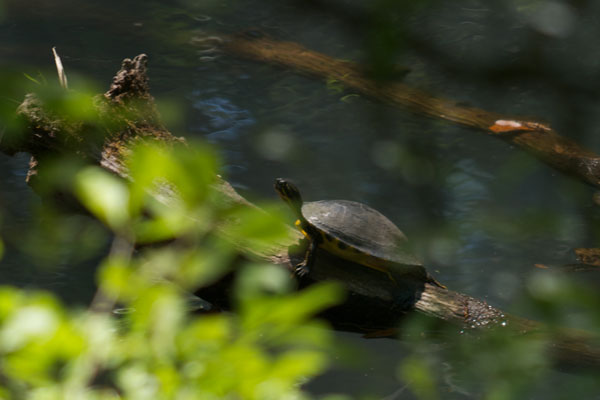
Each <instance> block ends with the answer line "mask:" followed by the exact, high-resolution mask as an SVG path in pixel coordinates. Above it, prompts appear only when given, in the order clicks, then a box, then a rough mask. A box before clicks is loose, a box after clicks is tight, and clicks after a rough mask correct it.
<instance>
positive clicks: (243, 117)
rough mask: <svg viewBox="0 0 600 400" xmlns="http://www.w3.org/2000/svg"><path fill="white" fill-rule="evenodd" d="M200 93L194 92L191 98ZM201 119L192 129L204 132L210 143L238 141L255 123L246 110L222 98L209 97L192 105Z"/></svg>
mask: <svg viewBox="0 0 600 400" xmlns="http://www.w3.org/2000/svg"><path fill="white" fill-rule="evenodd" d="M201 95H202V93H201V92H200V91H194V92H193V94H192V96H193V97H195V98H197V97H200V96H201ZM193 107H194V109H196V110H198V111H199V112H200V113H201V114H202V117H204V118H200V121H198V123H196V124H195V125H194V126H193V127H192V129H193V130H195V131H197V132H204V133H205V136H204V137H205V138H206V139H207V140H208V141H210V142H219V141H233V140H237V139H239V137H240V135H242V134H243V133H244V132H245V130H246V129H247V128H248V127H249V126H251V125H253V124H254V123H255V120H254V118H253V117H252V115H251V114H250V112H249V111H248V110H244V109H241V108H239V107H237V106H236V105H235V104H233V103H232V102H231V100H229V99H227V98H224V97H209V98H206V99H198V100H195V101H194V103H193Z"/></svg>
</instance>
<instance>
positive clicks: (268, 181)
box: [0, 0, 600, 393]
mask: <svg viewBox="0 0 600 400" xmlns="http://www.w3.org/2000/svg"><path fill="white" fill-rule="evenodd" d="M27 3H29V2H27ZM34 3H35V4H37V5H40V7H33V6H28V7H26V8H24V7H23V4H24V3H18V2H12V1H11V2H8V3H7V7H6V14H7V16H8V18H6V19H5V20H4V21H3V22H2V25H1V26H0V33H2V34H3V35H6V37H9V38H10V43H11V44H10V45H7V42H5V43H4V44H3V45H2V47H1V48H0V59H2V60H3V62H4V60H8V59H10V60H12V61H11V63H13V64H16V65H19V66H20V68H22V69H23V70H24V71H29V72H31V71H37V70H38V69H41V70H44V71H47V72H44V73H45V74H47V77H48V79H52V77H53V75H52V74H53V72H52V69H51V68H52V66H51V59H50V56H49V51H50V48H51V47H52V46H53V45H56V46H59V50H60V52H61V55H63V59H64V62H65V68H66V69H67V73H69V72H70V71H72V72H75V71H77V72H81V73H85V74H88V75H90V76H92V77H94V78H95V79H97V80H98V81H99V82H100V83H101V84H103V85H105V86H106V85H107V79H109V78H110V76H112V74H113V72H114V71H115V70H116V69H117V67H118V65H119V63H120V60H121V59H122V58H123V57H131V56H134V55H135V54H138V53H141V52H146V53H148V54H149V56H150V62H149V68H150V78H151V85H152V87H153V89H154V90H155V92H154V93H153V94H154V95H155V96H157V97H160V96H161V95H164V96H167V97H175V98H176V99H178V100H179V101H181V102H182V106H183V107H184V108H185V109H186V111H187V115H188V117H187V127H186V130H187V135H189V136H190V137H200V138H204V139H206V140H208V141H211V142H213V143H216V144H217V145H218V146H219V147H220V149H221V151H222V154H223V155H224V158H225V160H224V162H225V165H226V174H227V175H228V179H230V180H231V181H233V182H235V183H236V186H237V187H243V188H245V189H247V190H248V191H250V192H252V193H254V194H260V195H262V196H268V197H272V198H275V195H274V193H273V192H272V189H271V185H272V181H273V178H275V177H278V176H286V177H290V178H293V179H295V180H296V181H297V182H298V183H299V184H300V186H301V187H302V191H303V193H305V194H306V197H307V199H309V200H318V199H349V200H355V201H361V202H365V203H367V204H369V205H371V206H373V207H374V208H377V209H379V210H380V211H382V212H383V213H384V214H385V215H387V216H388V217H389V218H390V219H391V220H392V221H394V222H395V223H397V224H398V225H399V226H400V227H401V228H402V230H403V231H404V232H405V233H406V234H407V235H408V236H409V238H410V240H411V243H412V245H413V246H414V248H415V249H416V251H417V253H418V254H419V256H420V257H421V258H423V259H424V260H425V263H426V265H428V266H429V268H430V269H432V270H433V271H435V273H434V274H435V276H436V277H437V278H438V279H439V280H440V281H441V282H443V283H445V284H447V285H448V286H449V287H450V288H451V289H454V290H456V291H459V292H466V293H469V294H471V295H473V296H479V297H485V298H487V299H488V300H489V301H490V302H491V303H493V304H494V305H496V306H499V307H501V308H509V309H510V307H511V302H512V301H513V299H514V298H515V297H516V296H518V295H519V293H520V291H521V289H522V287H523V285H524V282H525V280H526V279H527V277H528V276H529V275H530V274H531V273H532V272H533V264H534V263H538V262H547V263H552V264H557V265H560V264H566V263H569V262H572V260H573V256H572V254H571V249H572V248H573V247H580V246H592V245H594V244H596V241H597V237H595V234H596V233H597V231H598V230H597V229H595V228H594V227H593V226H591V224H593V222H594V220H593V219H592V218H589V216H590V215H592V213H593V212H595V211H594V210H593V209H592V208H591V207H592V204H593V203H592V200H591V191H590V190H589V189H588V188H586V187H584V186H583V185H581V184H579V183H577V182H572V181H571V180H570V178H567V177H564V176H562V175H560V174H557V173H555V172H554V171H552V170H551V169H550V168H549V167H546V166H545V165H543V164H541V163H540V162H539V161H537V160H535V159H533V158H532V157H531V156H529V155H527V154H523V152H522V151H521V150H519V149H515V148H511V147H509V146H507V145H506V144H504V143H503V142H501V141H498V140H494V139H492V138H488V137H484V136H483V135H480V134H478V133H476V132H472V131H469V130H466V129H462V128H458V127H455V126H450V125H448V124H445V123H440V122H438V121H431V120H426V119H423V118H421V117H419V116H415V115H412V114H410V113H407V112H406V111H404V110H399V109H394V108H391V107H388V106H381V105H378V104H376V103H375V102H373V101H372V100H369V99H366V98H364V97H363V96H361V95H358V96H356V93H353V92H352V91H348V90H346V89H344V88H338V87H334V86H332V85H329V86H328V85H327V84H326V82H324V81H321V80H318V79H313V78H308V77H303V76H298V75H296V74H294V73H293V72H291V71H288V70H283V69H280V68H278V67H274V66H269V65H264V64H260V63H255V62H249V61H245V60H239V59H235V58H233V57H231V56H226V55H223V54H219V55H218V56H216V55H215V54H214V49H212V48H210V47H209V48H206V47H204V48H199V47H197V46H196V45H195V44H193V40H192V39H193V38H195V37H196V38H197V37H198V35H202V34H203V35H218V34H220V33H223V32H224V33H231V32H236V31H239V30H244V29H246V28H256V27H259V28H260V29H264V30H266V31H267V33H269V34H271V35H274V36H275V37H276V38H279V39H282V40H291V41H297V42H299V43H301V44H303V45H305V46H306V47H308V48H310V49H313V50H317V51H322V52H324V53H327V54H329V55H332V56H335V57H338V58H341V59H352V60H361V59H364V58H366V57H365V55H364V54H365V52H364V50H365V48H364V47H363V46H364V43H365V38H364V37H363V36H364V32H365V31H364V29H366V28H365V26H364V25H361V23H360V18H359V16H360V15H362V14H361V10H363V9H364V7H366V6H365V4H366V3H365V4H363V2H356V1H346V2H343V3H344V4H345V7H346V8H345V11H346V13H342V14H341V15H346V16H347V17H348V16H353V17H354V18H355V19H354V20H351V22H348V21H344V19H343V18H335V17H334V16H332V14H331V13H330V12H328V11H327V9H326V8H324V9H319V8H315V9H312V8H310V7H306V6H305V5H300V6H298V4H297V3H295V2H285V1H281V2H261V1H247V2H231V3H228V5H227V6H224V5H219V4H217V3H218V2H194V3H192V2H180V3H178V5H176V6H174V5H170V4H169V5H167V4H163V3H162V2H156V1H151V2H144V3H141V2H120V3H118V6H117V3H116V2H114V1H109V2H95V3H94V2H88V3H86V6H85V8H83V9H79V3H77V7H75V3H74V2H72V1H68V0H57V1H53V2H52V7H49V6H47V5H46V6H41V4H42V3H43V2H37V1H36V2H34ZM126 3H127V4H126ZM196 3H201V4H196ZM209 3H210V4H209ZM213 3H214V4H213ZM317 3H318V2H317ZM500 3H502V2H494V4H489V3H488V2H483V1H462V2H459V3H455V2H438V3H435V5H434V6H432V7H433V8H429V9H423V11H422V12H421V13H418V14H416V15H414V16H413V17H412V18H410V19H409V20H408V21H405V22H407V25H406V27H405V29H406V32H405V33H406V38H405V39H403V40H404V41H405V42H404V43H400V44H396V45H395V46H396V47H394V46H392V47H390V48H391V49H392V50H395V51H397V52H398V55H397V57H395V61H399V62H400V63H402V64H405V65H408V66H410V67H411V72H410V73H409V74H408V75H407V77H406V78H405V80H406V82H407V83H409V84H411V85H414V86H416V87H420V88H422V89H426V90H429V91H432V92H434V93H440V94H443V95H444V96H446V97H450V98H454V99H456V100H459V101H462V102H464V103H466V104H470V105H475V106H477V107H481V108H485V109H489V110H491V111H498V112H504V113H515V114H527V115H538V116H539V117H540V119H542V120H547V121H551V122H552V123H553V124H554V125H555V126H557V127H558V128H560V129H559V130H560V131H561V132H563V133H564V134H565V135H567V136H571V137H574V138H576V139H577V140H579V141H581V142H583V143H588V144H590V145H591V146H594V145H600V139H599V137H600V136H599V135H595V131H596V128H595V127H597V126H598V122H600V121H598V118H599V117H598V115H599V114H598V113H597V109H598V106H599V104H598V100H597V99H598V96H597V87H598V82H600V81H599V80H598V76H599V75H598V74H597V70H598V63H599V62H598V60H600V55H599V54H598V49H597V48H593V46H591V43H592V42H595V38H597V37H598V35H597V33H598V32H599V31H600V24H599V23H598V22H597V21H596V20H595V17H593V15H597V13H594V12H593V11H594V10H595V11H598V7H599V6H598V5H592V4H590V5H589V8H590V9H589V10H586V12H581V10H577V9H575V8H574V7H576V6H575V5H573V6H572V5H567V4H566V3H562V2H550V3H548V4H544V2H541V3H540V2H532V4H531V5H529V4H528V3H527V2H523V5H522V6H521V8H523V9H520V8H519V7H511V6H509V5H507V4H509V3H508V2H507V3H506V4H500ZM534 3H535V4H534ZM583 3H585V2H583ZM113 6H115V8H113ZM140 7H141V10H140ZM535 7H540V8H539V9H538V8H535ZM582 7H583V6H582ZM107 10H111V11H110V12H108V11H107ZM67 11H69V12H67ZM353 11H357V12H356V15H354V14H352V12H353ZM132 16H135V18H134V17H132ZM352 21H354V22H352ZM590 38H594V40H593V41H592V40H590ZM367 41H368V40H367ZM196 44H197V43H196ZM25 50H26V51H25ZM97 60H102V62H97ZM32 75H35V72H33V73H32ZM590 94H594V95H596V97H594V96H591V95H590ZM348 95H352V97H351V98H349V97H346V96H348ZM596 148H600V146H597V147H596ZM25 161H26V158H24V157H18V158H13V159H10V158H8V157H4V156H2V157H0V164H1V168H0V170H2V185H3V197H2V198H1V199H0V201H1V202H2V206H3V207H4V208H5V209H9V210H10V213H14V214H11V215H5V216H3V217H4V222H3V226H4V231H3V235H4V236H6V235H10V234H11V229H13V228H14V229H16V227H17V226H18V225H19V224H20V223H21V222H22V221H23V220H24V219H27V218H31V216H23V215H21V214H19V213H20V208H19V203H20V202H21V201H26V200H27V199H29V198H31V197H33V196H32V194H31V193H30V191H29V189H28V188H27V187H26V186H25V185H24V184H23V183H22V179H23V171H24V168H25V167H24V165H25ZM4 193H7V194H6V195H5V194H4ZM8 203H12V204H8ZM9 245H10V243H9ZM10 249H12V250H11V251H13V252H14V254H13V253H9V254H7V257H6V259H5V260H4V261H3V266H4V268H5V270H8V271H11V272H10V273H8V274H6V273H5V274H3V277H2V279H3V282H5V283H6V282H11V281H13V282H17V283H19V284H20V285H25V286H27V285H38V286H43V287H47V288H50V289H55V288H56V287H57V286H59V288H58V289H57V290H58V291H61V290H63V288H64V291H65V292H69V291H70V290H71V287H70V285H81V282H78V281H77V280H73V279H71V281H70V282H66V281H67V280H68V278H67V277H66V275H65V272H64V271H65V268H66V267H67V266H65V267H62V266H61V268H59V269H58V270H57V272H56V273H49V274H48V275H44V276H46V278H43V279H40V278H39V276H40V275H39V274H38V272H37V271H35V270H30V269H28V267H27V265H31V264H33V263H30V262H29V261H30V259H31V256H28V255H27V254H26V252H20V251H18V250H17V249H15V248H14V246H12V247H10V246H9V250H10ZM43 274H44V273H42V275H43ZM83 275H85V274H82V276H83ZM36 276H37V277H38V278H36ZM82 276H80V278H82V279H83V277H82ZM87 278H88V279H91V274H87ZM61 281H62V282H63V285H62V286H61V285H60V284H58V283H57V282H61ZM67 283H68V284H67ZM83 286H86V287H92V286H93V283H91V282H90V281H88V283H87V284H85V285H83ZM386 343H387V345H386V346H389V347H394V346H395V344H390V343H395V342H386ZM375 347H377V346H373V348H372V350H373V352H374V353H377V351H383V352H384V353H386V352H388V353H389V352H390V348H389V347H387V348H386V349H385V350H375ZM390 354H391V353H390ZM392 358H393V360H388V362H389V364H386V363H384V362H383V361H382V364H381V365H382V366H383V365H385V367H382V368H381V370H383V371H381V370H380V371H379V373H381V374H385V373H387V372H388V371H389V370H390V369H393V368H394V367H393V366H391V365H395V363H396V362H397V361H398V360H397V359H396V358H397V357H396V354H395V353H394V356H393V357H392ZM377 374H378V373H377V372H376V373H374V374H371V376H368V377H365V378H364V382H368V385H369V386H370V387H372V385H371V384H372V383H373V382H375V381H376V380H377V378H374V375H375V376H376V375H377ZM390 376H391V375H386V378H388V377H390ZM344 379H346V378H344ZM334 380H335V379H334V378H331V379H330V380H329V381H328V382H327V384H326V386H327V387H330V388H331V387H335V384H334V383H333V382H334ZM361 382H363V381H360V380H357V381H356V382H354V383H356V384H357V385H360V384H361ZM315 385H316V386H318V385H317V384H315ZM340 385H343V383H340ZM365 385H367V383H365ZM386 389H389V391H384V392H386V393H392V392H393V391H394V390H397V389H398V388H395V389H394V388H392V387H389V388H386Z"/></svg>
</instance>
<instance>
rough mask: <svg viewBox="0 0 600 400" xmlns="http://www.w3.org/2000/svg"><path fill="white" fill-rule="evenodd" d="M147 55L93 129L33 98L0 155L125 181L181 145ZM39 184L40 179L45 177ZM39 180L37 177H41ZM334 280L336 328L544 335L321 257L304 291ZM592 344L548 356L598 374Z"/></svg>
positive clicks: (297, 240)
mask: <svg viewBox="0 0 600 400" xmlns="http://www.w3.org/2000/svg"><path fill="white" fill-rule="evenodd" d="M146 61H147V57H146V56H145V55H139V56H137V57H135V58H134V59H133V60H129V59H126V60H124V61H123V65H122V68H121V70H120V71H119V72H118V73H117V75H116V76H115V78H114V79H113V82H112V84H111V87H110V90H109V91H108V92H106V93H105V94H104V95H102V96H99V97H98V98H97V102H96V108H97V113H98V116H99V118H98V121H99V123H98V125H96V126H94V127H90V126H89V125H86V124H84V123H77V122H72V121H71V122H67V121H65V120H62V119H61V118H60V117H59V116H57V115H55V114H53V113H52V112H50V111H47V110H46V109H45V106H44V104H43V103H41V102H40V101H39V100H38V99H37V98H36V96H34V95H29V96H27V98H26V99H25V101H24V102H23V103H22V104H21V106H20V107H19V110H18V113H19V115H20V116H21V117H22V118H24V120H25V121H26V123H27V125H26V128H25V130H24V131H23V132H18V134H17V133H15V134H14V135H9V136H7V137H6V138H7V140H3V141H2V142H0V151H3V152H5V153H7V154H14V153H15V152H17V151H25V152H29V153H31V154H32V157H33V160H35V162H33V163H32V170H31V171H30V177H32V176H34V175H35V170H36V168H42V167H43V165H42V164H43V162H44V159H45V158H46V157H47V156H48V155H51V154H54V155H57V154H58V155H60V154H67V153H74V154H78V155H79V156H81V157H83V158H85V159H87V160H88V161H90V162H93V163H96V164H97V165H100V166H102V167H103V168H104V169H106V170H107V171H110V172H112V173H114V174H116V175H119V176H121V177H123V178H128V170H127V166H126V160H127V157H128V155H129V154H130V149H131V147H132V146H133V145H135V143H136V142H137V141H139V140H153V141H159V142H163V143H165V144H167V145H168V144H169V143H173V142H183V141H184V140H183V139H181V138H177V137H175V136H173V135H172V134H171V133H170V132H169V131H168V130H167V129H166V128H165V127H164V125H163V124H162V123H161V120H160V117H159V115H158V113H157V111H156V108H155V105H154V101H153V98H152V96H151V95H150V92H149V87H148V78H147V76H146ZM91 131H93V132H96V133H98V134H101V138H102V140H98V139H94V140H93V143H89V140H91V139H90V138H96V137H97V135H90V132H91ZM42 177H43V175H42ZM38 179H42V178H38ZM217 190H219V191H220V192H221V193H222V194H223V198H224V199H226V200H227V201H231V202H234V203H236V204H240V205H242V206H248V207H255V206H254V205H252V204H251V203H249V202H248V201H247V200H245V199H244V198H243V197H241V196H240V195H239V194H238V193H237V192H236V191H235V190H234V189H233V188H232V187H231V185H229V184H228V183H227V182H225V181H223V180H221V181H220V182H219V183H218V184H217ZM301 240H302V235H301V234H300V232H298V231H297V230H295V229H292V228H291V227H289V235H288V240H286V241H284V242H282V243H277V244H275V245H274V246H273V247H272V248H271V249H268V250H260V251H257V250H256V249H253V248H244V247H243V246H242V247H241V249H240V250H241V251H242V252H243V253H244V254H245V255H247V256H250V257H254V258H257V257H258V258H260V259H262V260H264V261H267V262H270V263H273V264H276V265H279V266H281V267H283V268H287V269H289V270H293V269H294V267H295V265H296V264H297V262H298V257H300V256H299V255H298V252H297V251H296V249H297V248H299V247H300V246H301ZM325 280H336V281H339V282H341V283H342V284H343V285H344V286H345V287H346V289H347V291H348V293H349V296H348V301H347V302H346V303H345V305H343V306H340V307H336V308H334V309H332V310H330V311H329V312H327V313H326V317H327V318H328V319H329V320H330V321H331V322H332V323H333V324H334V326H336V327H339V328H340V329H345V330H350V331H356V332H372V331H376V330H382V329H390V328H394V327H396V326H397V324H398V323H399V321H400V320H401V317H402V316H403V315H406V314H408V313H413V312H418V313H421V314H424V315H427V316H429V317H431V318H432V319H434V320H436V321H439V322H443V323H445V324H450V325H449V326H453V327H455V328H456V331H464V330H470V331H474V332H485V331H487V330H489V329H504V330H505V331H507V332H508V331H510V332H511V333H513V334H514V333H518V334H530V333H540V332H545V331H546V330H545V328H544V326H543V325H542V324H540V323H537V322H534V321H530V320H527V319H524V318H520V317H517V316H511V315H509V314H507V313H504V312H503V311H502V310H499V309H497V308H495V307H492V306H491V305H489V304H487V303H486V302H485V301H482V300H478V299H475V298H473V297H470V296H468V295H465V294H461V293H458V292H454V291H452V290H447V289H443V288H440V287H438V286H435V285H431V284H428V283H426V284H423V283H415V282H412V283H411V282H407V283H405V284H404V283H403V285H402V287H401V288H399V287H398V286H397V285H396V284H395V283H394V282H392V281H391V280H390V279H388V278H387V275H386V274H382V273H380V272H378V271H375V270H372V269H369V268H364V267H362V266H359V265H356V264H353V263H351V262H348V261H344V260H341V259H338V258H334V257H333V256H330V255H328V254H326V253H324V252H321V253H319V255H318V257H317V263H316V265H315V266H314V268H313V269H312V271H311V273H310V274H309V275H308V276H307V277H305V278H302V280H301V282H300V283H301V284H302V285H307V284H311V283H312V282H318V281H325ZM226 285H227V282H226V281H223V282H220V283H218V284H216V285H215V286H213V287H211V288H207V290H205V292H204V295H205V296H207V295H208V296H211V297H210V298H207V300H209V301H211V302H212V301H214V302H217V303H218V302H221V301H226V298H227V290H226V288H227V286H226ZM592 340H593V338H592V337H591V336H589V335H586V334H581V333H579V332H573V331H570V330H564V331H561V332H560V333H559V334H558V335H554V336H551V339H550V341H549V345H548V351H549V352H550V353H551V355H552V356H553V357H554V359H555V360H556V361H557V362H558V363H560V364H562V363H566V364H569V365H576V366H593V367H600V347H598V346H594V343H593V341H592Z"/></svg>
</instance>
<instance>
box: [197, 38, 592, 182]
mask: <svg viewBox="0 0 600 400" xmlns="http://www.w3.org/2000/svg"><path fill="white" fill-rule="evenodd" d="M197 42H198V43H199V44H200V45H202V44H205V43H207V42H211V43H212V42H216V43H217V44H219V45H220V46H221V47H222V48H223V49H224V50H225V51H227V52H229V53H231V54H234V55H236V56H241V57H245V58H249V59H252V60H256V61H261V62H267V63H273V64H277V65H280V66H284V67H288V68H292V69H294V70H296V71H298V72H299V73H304V74H309V75H313V76H318V77H323V78H327V79H334V80H337V81H338V82H340V83H341V84H343V85H345V86H347V87H349V88H352V89H354V90H358V91H359V92H361V93H362V94H364V95H366V96H368V97H370V98H373V99H375V100H378V101H382V102H384V103H388V104H391V105H394V106H398V107H401V108H403V109H407V110H409V111H412V112H414V113H416V114H420V115H424V116H427V117H430V118H435V119H441V120H445V121H448V122H451V123H455V124H458V125H462V126H466V127H469V128H473V129H475V130H478V131H481V132H484V133H485V134H488V135H490V136H494V137H497V138H500V139H502V140H504V141H506V142H508V143H510V144H513V145H515V146H518V147H521V148H522V149H524V150H525V151H527V152H529V153H531V154H533V155H534V156H536V157H538V158H539V159H541V160H542V161H544V162H545V163H547V164H548V165H550V166H552V167H554V168H555V169H557V170H559V171H561V172H564V173H567V174H569V175H573V176H576V177H578V178H579V179H581V180H583V181H584V182H586V183H588V184H590V185H592V186H595V187H600V156H598V155H597V154H596V153H594V152H592V151H590V150H587V149H585V148H583V147H582V146H580V145H579V144H577V143H576V142H574V141H573V140H571V139H568V138H566V137H564V136H561V135H559V134H558V133H557V132H555V131H554V130H553V129H552V128H551V127H550V126H549V125H548V124H546V123H543V122H540V121H535V120H531V119H528V118H521V117H516V116H509V115H502V114H500V113H495V112H490V111H485V110H482V109H478V108H474V107H465V106H462V105H459V104H457V102H455V101H452V100H449V99H444V98H441V97H435V96H432V95H430V94H428V93H425V92H423V91H421V90H418V89H415V88H412V87H410V86H409V85H406V84H404V83H401V82H385V83H380V82H376V81H374V80H372V79H370V78H369V77H368V76H366V75H365V73H364V70H363V69H361V68H359V67H357V65H356V64H354V63H352V62H348V61H343V60H338V59H335V58H332V57H329V56H327V55H325V54H322V53H318V52H316V51H312V50H310V49H307V48H306V47H303V46H301V45H299V44H297V43H294V42H284V41H277V40H274V39H272V38H269V37H267V36H266V35H264V34H262V33H261V32H257V31H250V32H246V33H243V34H238V35H233V36H227V37H223V38H218V37H209V38H199V39H198V40H197Z"/></svg>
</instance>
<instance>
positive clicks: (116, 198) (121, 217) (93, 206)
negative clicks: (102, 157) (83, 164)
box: [75, 167, 130, 231]
mask: <svg viewBox="0 0 600 400" xmlns="http://www.w3.org/2000/svg"><path fill="white" fill-rule="evenodd" d="M75 193H76V194H77V196H78V197H79V200H80V201H81V202H82V203H83V204H84V205H85V206H86V207H87V209H88V210H89V211H90V212H92V213H93V214H94V215H95V216H96V217H97V218H98V219H100V220H101V221H103V222H104V223H105V224H106V225H108V226H109V227H110V228H112V229H113V230H115V231H121V230H123V229H124V228H125V227H126V225H127V223H128V222H129V219H130V216H129V212H128V205H129V191H128V189H127V186H126V185H125V183H124V182H123V181H122V180H121V179H119V178H117V177H115V176H113V175H110V174H109V173H107V172H104V171H103V170H101V169H100V168H97V167H87V168H85V169H83V170H82V171H80V172H79V173H78V174H77V176H76V178H75Z"/></svg>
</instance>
